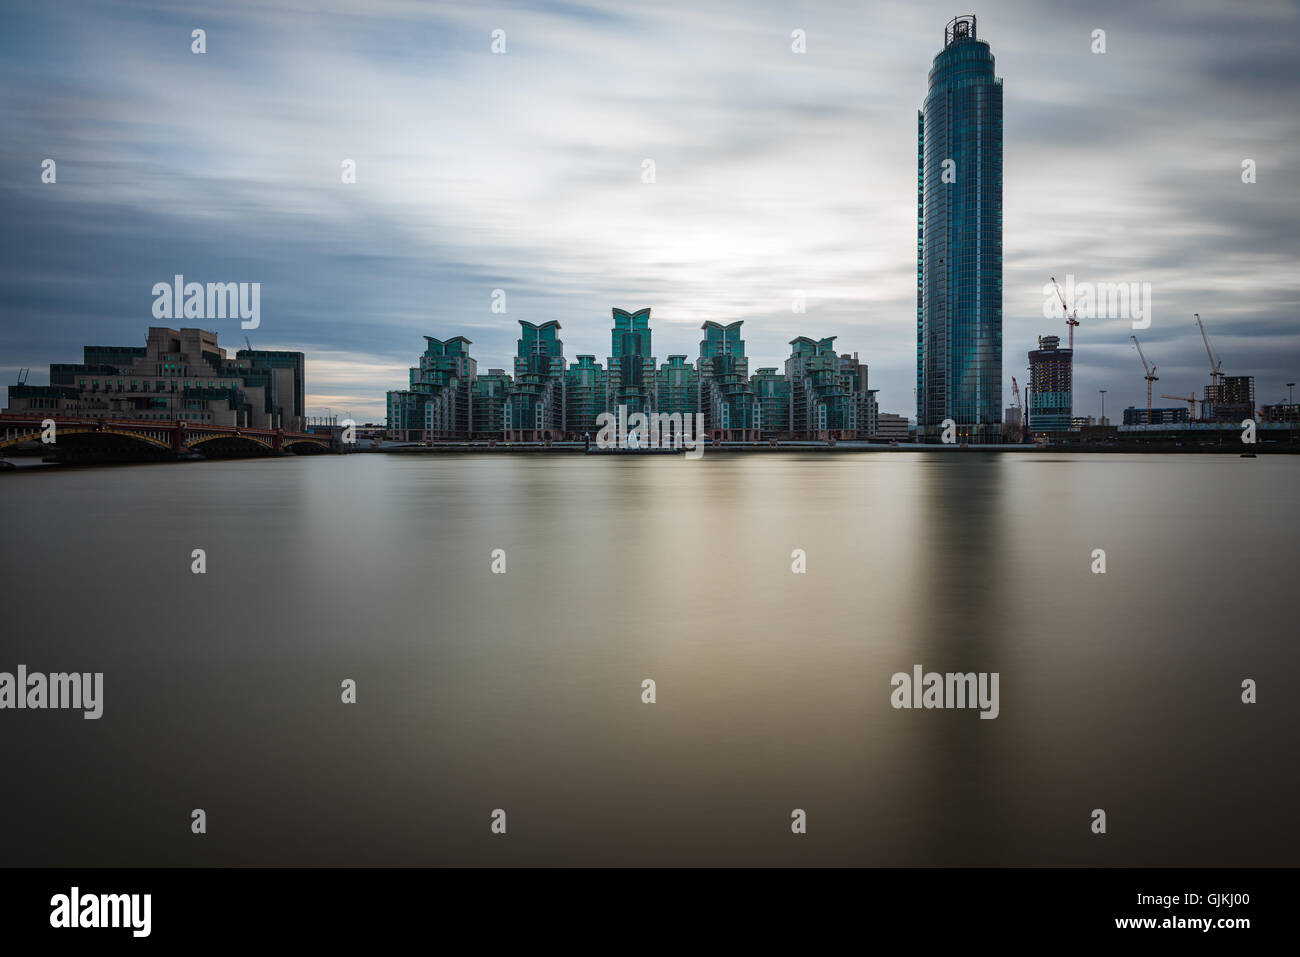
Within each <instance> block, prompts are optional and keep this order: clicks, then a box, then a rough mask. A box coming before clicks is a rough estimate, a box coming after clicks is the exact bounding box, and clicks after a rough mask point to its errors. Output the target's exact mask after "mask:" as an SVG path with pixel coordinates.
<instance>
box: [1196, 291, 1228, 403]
mask: <svg viewBox="0 0 1300 957" xmlns="http://www.w3.org/2000/svg"><path fill="white" fill-rule="evenodd" d="M1192 315H1193V316H1195V318H1196V324H1197V325H1198V326H1200V329H1201V340H1202V341H1203V342H1204V343H1205V354H1206V355H1207V356H1209V357H1210V386H1211V389H1212V391H1213V397H1214V401H1215V402H1218V401H1219V396H1220V395H1221V392H1220V386H1222V385H1223V381H1222V380H1223V362H1222V360H1216V359H1215V358H1214V353H1213V352H1211V351H1210V337H1209V336H1207V335H1206V334H1205V323H1203V322H1201V314H1200V313H1199V312H1195V313H1192Z"/></svg>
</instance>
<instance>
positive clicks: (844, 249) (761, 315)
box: [0, 2, 1300, 420]
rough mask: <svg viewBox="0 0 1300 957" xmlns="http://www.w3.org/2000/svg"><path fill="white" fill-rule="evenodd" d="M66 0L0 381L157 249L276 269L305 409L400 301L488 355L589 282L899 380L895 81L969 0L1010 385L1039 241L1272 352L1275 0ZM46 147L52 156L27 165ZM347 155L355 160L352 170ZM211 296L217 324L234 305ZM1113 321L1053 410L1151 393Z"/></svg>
mask: <svg viewBox="0 0 1300 957" xmlns="http://www.w3.org/2000/svg"><path fill="white" fill-rule="evenodd" d="M1175 7H1176V9H1177V12H1178V14H1179V16H1178V18H1177V19H1175V20H1172V21H1166V20H1165V14H1166V13H1167V12H1169V11H1170V10H1173V9H1175ZM65 9H66V10H73V11H76V15H75V16H69V15H66V14H61V13H55V12H51V11H48V10H39V9H38V10H21V11H15V12H14V13H13V14H11V20H12V27H11V30H10V32H9V34H8V38H7V39H5V40H3V41H0V44H2V45H0V50H3V68H4V70H5V76H6V80H7V83H6V89H7V90H8V91H9V93H8V95H7V96H6V97H5V98H4V100H3V101H2V102H0V110H3V113H4V114H5V117H6V121H7V122H6V127H7V128H9V129H10V130H12V134H11V136H10V137H9V138H8V139H7V141H6V143H5V144H4V145H3V146H0V150H2V153H0V162H2V163H3V168H4V169H5V171H6V173H7V175H6V176H5V178H4V184H3V186H2V187H0V188H2V189H3V190H4V202H5V205H6V208H7V209H8V210H9V211H10V214H11V215H10V223H11V229H9V230H6V233H5V235H6V244H5V251H6V266H5V268H6V280H5V282H4V284H3V286H4V292H3V296H4V299H3V307H4V309H5V311H6V317H7V318H6V322H5V326H4V330H3V333H0V335H2V336H3V338H2V339H0V364H2V365H3V368H2V369H0V373H2V374H3V377H4V382H3V384H4V385H6V386H7V385H9V384H10V383H12V382H13V381H14V379H15V374H16V371H17V369H18V368H22V367H30V368H32V369H33V374H32V379H31V382H32V383H33V384H40V383H42V382H43V381H44V380H45V373H46V368H47V366H48V363H49V362H52V361H70V360H71V359H73V358H75V356H76V355H77V354H78V353H79V351H80V348H81V346H83V345H84V344H86V343H88V342H102V343H106V344H108V343H119V342H120V343H121V344H134V343H136V342H137V341H138V339H139V335H140V330H141V329H142V328H143V327H144V326H146V325H149V324H153V323H151V322H150V319H149V315H150V313H149V309H150V306H151V304H152V300H153V297H152V295H151V293H150V290H151V288H152V286H153V284H154V283H155V282H157V281H158V280H159V279H162V278H165V277H170V276H171V275H173V274H175V273H183V274H185V275H186V277H187V278H189V277H192V278H193V279H195V280H196V281H200V282H203V281H237V282H260V283H261V284H262V291H263V301H262V321H261V325H260V327H259V328H258V329H255V330H251V331H249V332H248V333H247V334H248V335H250V336H251V338H252V340H253V346H254V348H255V349H293V350H301V351H303V352H305V353H307V355H308V356H309V359H308V366H307V374H306V379H307V384H308V388H309V390H310V391H309V393H308V396H307V407H308V410H309V411H310V412H312V413H313V414H316V413H319V412H320V411H323V409H324V407H326V406H329V407H332V408H333V409H334V410H335V411H336V412H337V411H343V410H347V411H350V412H351V413H352V414H353V416H354V417H356V418H358V419H359V420H361V419H370V420H378V419H380V418H382V416H383V412H384V394H385V392H386V390H387V389H388V388H390V387H391V384H392V383H393V382H399V381H400V380H401V379H402V378H403V376H404V374H405V371H406V369H407V368H408V367H409V356H410V354H411V353H412V352H414V351H415V350H416V348H417V344H418V343H419V342H420V341H421V339H420V337H421V336H423V335H448V334H465V335H467V336H469V338H471V339H472V340H474V342H475V347H476V348H475V352H476V355H477V356H478V357H479V360H480V362H481V363H482V365H484V366H485V367H488V366H500V367H507V366H508V365H509V357H510V355H511V354H512V351H513V350H512V344H513V339H514V336H515V330H516V329H517V322H516V320H518V319H526V320H528V321H532V322H546V321H550V320H558V321H560V322H562V323H564V324H565V329H566V354H567V355H566V358H572V357H574V356H577V355H580V354H595V355H601V354H602V348H603V345H602V344H603V343H604V341H605V337H606V335H607V330H606V326H605V323H604V321H603V319H602V316H603V315H604V314H605V312H606V311H607V310H608V308H609V305H610V304H611V303H615V302H625V301H633V300H635V301H637V302H640V303H643V304H646V305H650V306H652V307H653V308H654V310H655V316H656V324H657V331H658V336H657V339H658V340H659V341H658V342H657V343H656V346H657V348H656V352H659V353H662V354H663V355H669V354H673V353H683V352H684V353H687V354H691V353H692V352H693V349H694V341H695V335H696V330H697V329H698V326H699V324H700V323H701V322H703V321H704V320H706V319H712V320H716V321H719V322H731V321H736V320H743V321H745V329H746V338H747V342H748V348H749V353H750V357H751V358H750V363H751V366H752V367H753V368H758V367H762V366H774V365H775V366H779V365H780V364H781V363H782V361H783V359H784V357H785V355H786V349H785V345H786V344H787V343H788V341H789V340H790V339H791V338H793V337H794V336H797V335H809V336H814V337H819V338H820V337H822V336H830V335H834V336H837V337H838V338H839V343H840V344H841V345H842V346H843V347H845V348H846V349H848V351H851V352H852V351H856V352H858V353H859V354H860V355H861V357H862V361H864V362H865V363H867V364H868V365H869V366H870V368H871V377H872V385H873V387H876V388H879V389H880V407H881V409H882V411H888V412H897V413H901V414H903V415H907V416H909V417H910V416H913V415H914V414H915V410H914V407H913V402H912V397H911V394H910V393H911V390H912V386H913V385H914V383H915V207H914V205H913V204H914V200H915V111H916V108H917V104H918V103H919V102H920V101H921V100H922V99H923V97H924V92H925V85H926V84H925V73H926V70H927V69H928V67H929V64H930V62H931V60H932V59H933V55H934V53H935V51H936V50H937V49H939V48H940V47H941V44H942V36H943V26H944V24H946V23H947V22H948V21H949V20H951V19H952V17H953V16H957V15H962V14H966V13H973V14H974V15H975V16H977V17H978V19H979V27H980V36H981V38H982V39H987V40H988V41H989V42H990V43H991V44H992V45H993V46H994V49H995V53H996V55H997V57H998V73H999V75H1000V76H1002V77H1004V78H1005V80H1006V91H1005V96H1006V103H1005V117H1006V119H1005V124H1006V126H1005V128H1006V134H1005V151H1006V176H1005V205H1006V220H1005V227H1004V248H1005V267H1004V277H1005V285H1004V301H1003V306H1004V353H1003V366H1004V369H1003V373H1004V377H1005V378H1006V380H1007V381H1006V382H1005V383H1004V384H1003V386H1004V394H1003V402H1002V404H1003V405H1007V404H1010V395H1009V391H1008V390H1009V382H1010V375H1011V374H1014V373H1016V372H1018V370H1019V369H1020V368H1021V367H1022V366H1023V365H1025V364H1026V361H1025V358H1024V357H1025V355H1026V353H1027V352H1028V350H1029V349H1030V348H1032V347H1034V345H1035V344H1036V337H1037V336H1038V335H1062V334H1063V332H1064V323H1063V322H1062V321H1061V320H1059V319H1055V320H1047V319H1044V318H1043V314H1042V309H1043V301H1044V296H1043V293H1042V289H1043V286H1044V285H1045V284H1046V283H1047V282H1048V276H1050V275H1055V276H1057V277H1058V278H1061V279H1062V280H1064V279H1065V277H1066V276H1067V275H1073V276H1075V277H1076V278H1077V279H1078V281H1080V282H1150V283H1151V284H1152V290H1153V296H1154V302H1153V307H1154V321H1153V323H1152V325H1151V328H1150V329H1147V330H1144V331H1143V332H1142V333H1141V339H1142V343H1143V348H1144V350H1145V351H1146V352H1147V354H1148V356H1149V357H1150V358H1151V360H1152V361H1153V362H1155V363H1156V364H1158V366H1159V368H1160V377H1161V390H1162V391H1169V392H1171V393H1175V394H1176V393H1183V392H1188V391H1196V392H1198V393H1199V392H1200V390H1201V388H1202V387H1203V386H1204V384H1205V382H1206V381H1208V370H1205V369H1204V368H1203V367H1204V365H1205V357H1204V352H1203V349H1202V345H1201V342H1200V339H1199V335H1198V334H1197V331H1196V328H1195V325H1194V323H1193V320H1192V318H1191V317H1192V313H1194V312H1200V313H1201V315H1202V316H1203V318H1204V319H1205V321H1206V324H1207V327H1208V330H1209V334H1210V337H1211V340H1212V341H1213V343H1214V347H1215V351H1216V353H1218V355H1219V357H1220V358H1222V360H1223V363H1224V370H1225V372H1229V373H1231V374H1249V375H1254V376H1256V381H1257V388H1258V393H1259V401H1260V402H1261V404H1263V403H1267V402H1273V401H1276V400H1277V399H1278V398H1279V397H1280V396H1282V395H1283V394H1284V393H1285V386H1284V383H1285V382H1287V381H1291V380H1294V379H1295V378H1296V376H1295V366H1296V359H1297V356H1298V354H1300V348H1297V339H1296V334H1295V333H1294V332H1293V331H1292V329H1293V324H1292V322H1291V321H1290V313H1291V312H1292V311H1293V310H1294V308H1295V305H1296V303H1297V299H1300V296H1298V295H1297V280H1296V279H1295V278H1293V275H1292V273H1293V265H1294V261H1295V259H1296V258H1297V257H1296V253H1297V251H1298V249H1297V241H1296V239H1295V237H1294V228H1293V223H1294V222H1295V220H1296V217H1297V213H1300V198H1298V197H1297V196H1296V193H1295V190H1294V189H1288V186H1289V185H1290V183H1292V182H1293V181H1294V177H1295V174H1296V173H1297V172H1300V170H1298V169H1297V162H1296V159H1295V157H1294V154H1293V152H1292V151H1291V150H1290V149H1289V147H1290V146H1291V144H1293V143H1294V142H1295V141H1296V140H1297V139H1298V138H1300V137H1297V133H1298V132H1300V121H1298V120H1297V119H1296V117H1295V116H1294V111H1293V110H1292V109H1291V108H1290V103H1291V102H1292V101H1293V99H1294V93H1295V91H1296V85H1297V84H1296V80H1295V78H1294V68H1293V67H1292V66H1291V64H1290V61H1289V60H1288V59H1287V57H1286V52H1287V46H1288V40H1287V37H1288V36H1289V35H1290V32H1291V31H1289V30H1288V28H1294V27H1295V26H1296V25H1297V16H1298V15H1297V12H1296V11H1295V10H1294V9H1293V8H1291V7H1288V6H1287V5H1285V4H1272V5H1269V4H1258V5H1253V6H1252V7H1251V8H1250V10H1249V11H1248V12H1247V15H1245V16H1243V15H1242V14H1241V13H1240V12H1235V11H1234V12H1223V13H1221V12H1218V11H1215V10H1213V9H1211V8H1209V7H1208V6H1204V7H1201V8H1200V9H1196V10H1188V9H1186V8H1185V7H1184V6H1181V5H1172V6H1171V5H1156V6H1154V7H1152V8H1147V9H1142V10H1129V9H1126V8H1124V7H1121V6H1119V5H1115V6H1114V7H1113V8H1112V9H1111V10H1110V11H1109V12H1103V13H1097V12H1095V11H1094V12H1091V13H1089V14H1088V15H1087V18H1086V19H1085V18H1084V17H1083V16H1081V15H1076V14H1074V13H1072V12H1059V13H1058V12H1041V11H1037V10H1034V9H1032V8H1029V7H1028V6H1026V5H1023V4H1018V3H989V4H980V5H977V6H975V7H972V8H970V9H969V10H968V9H964V8H963V9H956V8H952V7H951V5H930V4H927V5H924V7H923V8H913V7H910V6H905V5H901V4H882V5H878V6H877V7H874V8H873V11H878V12H876V13H874V14H873V13H872V12H868V11H864V12H862V13H860V14H855V15H852V16H847V15H844V14H840V13H836V12H833V11H827V10H790V9H786V8H784V7H777V6H771V7H765V8H761V9H758V10H754V9H751V8H749V7H747V6H745V7H742V6H740V5H724V7H722V8H720V9H718V10H715V11H711V12H709V13H703V12H698V11H692V10H689V9H686V8H685V7H683V6H680V5H673V4H665V5H659V6H657V7H655V8H653V9H642V8H635V7H628V6H626V5H611V4H574V5H563V6H550V7H547V8H546V9H545V10H544V11H541V12H537V11H531V10H527V9H525V8H523V7H522V6H517V5H505V6H500V5H498V6H487V7H475V8H474V9H473V10H467V11H466V10H454V9H447V8H427V7H415V6H412V5H409V4H406V3H398V2H391V3H380V4H373V5H371V6H370V7H368V8H367V10H366V12H365V13H358V12H357V11H355V10H349V9H348V8H346V7H345V6H344V5H342V4H333V5H327V9H329V10H331V11H332V13H333V16H331V17H328V18H327V17H310V18H309V17H303V16H299V15H298V14H297V13H295V12H294V11H299V12H300V11H301V9H302V8H300V7H299V6H298V5H297V4H293V3H289V4H280V5H277V6H275V7H269V8H268V7H266V6H265V5H249V4H236V5H233V6H232V7H230V8H229V9H228V10H226V9H222V10H213V11H203V12H201V13H193V14H191V13H177V12H175V11H172V10H167V9H162V8H155V7H154V6H153V5H151V4H148V3H143V4H136V3H119V4H110V5H95V6H91V5H86V4H73V5H71V6H70V7H67V8H65ZM1103 9H1104V8H1103ZM141 10H146V11H148V12H149V13H150V18H149V19H148V21H147V22H146V18H144V17H140V16H138V14H139V12H140V11H141ZM200 21H207V22H206V24H204V23H200ZM194 26H204V27H205V29H207V31H208V32H207V53H206V54H204V55H202V56H198V55H193V54H191V53H190V46H189V42H190V41H189V37H190V29H191V28H192V27H194ZM497 28H500V29H505V30H506V31H507V42H508V51H507V53H506V54H504V55H493V54H492V53H491V52H490V43H491V31H492V30H493V29H497ZM1096 28H1102V29H1105V30H1106V32H1107V52H1106V53H1105V54H1102V55H1097V54H1092V53H1091V52H1090V51H1089V44H1090V42H1091V41H1090V36H1091V33H1092V31H1093V30H1094V29H1096ZM794 29H803V30H806V31H807V44H808V46H807V50H808V52H807V53H806V54H795V53H792V52H791V49H790V32H791V30H794ZM648 48H653V49H656V50H659V51H661V52H662V56H656V57H646V56H645V55H644V51H645V50H646V49H648ZM632 52H636V53H637V54H638V56H632V55H631V53H632ZM593 77H596V78H599V83H598V84H593V83H592V82H591V81H592V78H593ZM431 91H432V92H433V93H434V94H442V95H441V96H438V95H434V96H431V95H430V93H431ZM417 116H424V117H426V118H427V121H428V122H427V123H426V124H415V125H413V123H412V117H417ZM45 157H53V158H55V159H56V160H57V162H58V181H57V184H53V185H46V184H42V183H41V182H40V163H41V160H42V159H43V158H45ZM1247 157H1249V158H1254V159H1255V160H1256V161H1257V162H1258V164H1259V172H1258V182H1256V183H1255V184H1251V185H1246V184H1243V183H1242V182H1241V179H1240V164H1241V162H1242V160H1243V159H1244V158H1247ZM344 158H352V159H354V160H355V161H356V163H357V183H356V184H351V185H343V184H341V183H340V182H339V176H338V169H339V162H340V161H341V160H342V159H344ZM646 158H653V159H655V162H656V173H657V177H656V182H655V183H654V184H653V185H650V184H643V183H642V182H641V174H642V161H643V160H644V159H646ZM181 170H184V171H185V172H184V173H182V172H181ZM497 288H502V289H505V290H506V293H507V296H508V305H507V310H508V311H507V312H506V314H504V315H503V314H494V313H492V312H491V304H492V295H491V294H492V290H493V289H497ZM797 289H802V290H804V291H805V292H806V294H807V312H806V313H804V314H794V313H792V312H791V310H790V301H791V294H792V292H793V291H794V290H797ZM588 317H590V318H589V319H588ZM201 324H202V323H201ZM206 325H211V326H213V331H216V332H218V334H219V335H220V336H221V338H222V340H223V341H224V342H226V343H227V344H230V345H232V346H233V345H235V344H236V343H238V342H239V341H240V340H241V339H242V336H243V335H244V334H245V333H244V332H243V331H242V330H240V329H239V328H238V323H237V322H230V321H227V322H226V323H225V324H222V323H220V322H216V323H207V324H206ZM678 327H680V328H678ZM1131 331H1132V330H1131V327H1130V324H1129V322H1128V321H1126V320H1093V321H1087V320H1085V322H1084V324H1083V326H1082V327H1081V328H1080V329H1079V330H1078V333H1077V355H1076V360H1077V364H1076V367H1075V382H1076V385H1075V412H1076V414H1079V415H1084V414H1096V412H1097V408H1096V406H1097V401H1098V400H1097V389H1101V388H1104V389H1107V390H1108V393H1107V400H1108V401H1107V404H1108V406H1111V407H1112V408H1114V409H1120V408H1123V407H1125V406H1130V405H1132V406H1138V405H1144V404H1145V386H1144V383H1143V381H1142V378H1141V365H1140V362H1139V360H1138V358H1137V355H1136V352H1135V351H1134V350H1133V348H1132V345H1131V343H1130V342H1129V338H1128V337H1129V334H1130V332H1131ZM1274 380H1276V382H1275V381H1274ZM1166 386H1168V388H1167V389H1166V388H1165V387H1166ZM1112 403H1113V405H1112Z"/></svg>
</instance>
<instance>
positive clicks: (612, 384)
mask: <svg viewBox="0 0 1300 957" xmlns="http://www.w3.org/2000/svg"><path fill="white" fill-rule="evenodd" d="M613 316H614V328H613V329H612V330H610V356H609V391H610V399H609V405H610V410H611V411H615V412H617V410H618V407H619V406H620V405H625V406H627V411H628V414H629V415H631V414H632V413H633V412H652V411H654V386H655V358H654V350H653V349H652V348H651V342H650V310H649V309H638V310H637V311H636V312H628V311H627V310H626V309H614V310H613Z"/></svg>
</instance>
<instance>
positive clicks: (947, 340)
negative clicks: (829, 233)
mask: <svg viewBox="0 0 1300 957" xmlns="http://www.w3.org/2000/svg"><path fill="white" fill-rule="evenodd" d="M917 186H918V199H917V227H918V235H917V298H916V353H917V361H916V394H917V410H916V413H917V439H918V441H922V442H925V441H929V442H935V441H938V440H939V438H940V436H941V434H942V432H943V422H944V420H945V419H951V420H952V421H953V422H954V423H955V424H956V431H957V435H958V437H959V439H961V440H962V441H967V442H997V441H1000V434H1001V428H1002V401H1001V400H1002V391H1003V384H1002V80H1001V79H1000V78H999V77H997V76H996V75H995V74H994V62H993V54H992V52H991V51H990V50H989V45H988V43H986V42H985V41H983V40H978V39H976V36H975V18H974V17H972V16H964V17H957V18H955V19H954V20H952V21H951V22H950V23H949V24H948V26H947V29H946V30H945V31H944V46H943V50H942V51H940V52H939V54H938V55H937V56H936V57H935V58H934V65H933V66H932V67H931V69H930V89H929V92H928V93H927V95H926V98H925V103H924V105H923V108H922V110H921V111H920V113H919V114H918V119H917Z"/></svg>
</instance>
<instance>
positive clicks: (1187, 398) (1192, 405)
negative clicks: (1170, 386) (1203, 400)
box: [1160, 392, 1196, 421]
mask: <svg viewBox="0 0 1300 957" xmlns="http://www.w3.org/2000/svg"><path fill="white" fill-rule="evenodd" d="M1160 398H1162V399H1173V400H1175V401H1176V402H1186V403H1187V404H1188V406H1189V414H1190V415H1191V417H1192V420H1193V421H1195V419H1196V393H1195V392H1193V393H1192V394H1191V395H1162V396H1161V397H1160Z"/></svg>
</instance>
